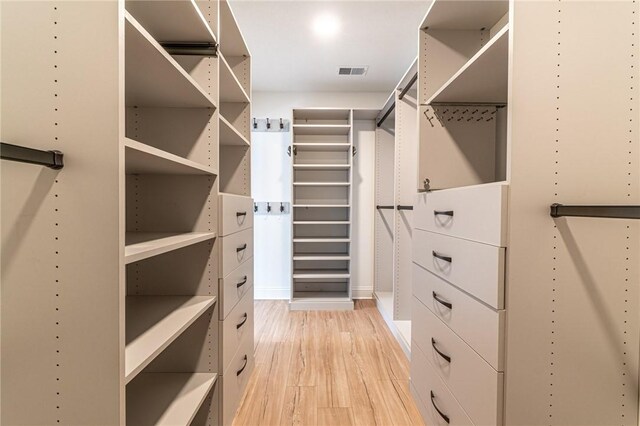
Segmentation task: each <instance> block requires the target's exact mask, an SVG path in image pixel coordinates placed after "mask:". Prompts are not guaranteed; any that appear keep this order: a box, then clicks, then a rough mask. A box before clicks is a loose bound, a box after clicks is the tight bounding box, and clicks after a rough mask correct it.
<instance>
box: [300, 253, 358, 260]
mask: <svg viewBox="0 0 640 426" xmlns="http://www.w3.org/2000/svg"><path fill="white" fill-rule="evenodd" d="M349 259H351V256H349V255H348V254H340V253H300V254H294V255H293V260H349Z"/></svg>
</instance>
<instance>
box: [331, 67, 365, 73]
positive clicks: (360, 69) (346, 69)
mask: <svg viewBox="0 0 640 426" xmlns="http://www.w3.org/2000/svg"><path fill="white" fill-rule="evenodd" d="M368 70H369V67H367V66H365V67H340V68H339V69H338V75H365V74H367V71H368Z"/></svg>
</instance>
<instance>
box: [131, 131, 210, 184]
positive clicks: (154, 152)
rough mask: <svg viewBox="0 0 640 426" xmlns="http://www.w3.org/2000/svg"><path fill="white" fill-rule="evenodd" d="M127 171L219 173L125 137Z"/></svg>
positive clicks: (139, 172)
mask: <svg viewBox="0 0 640 426" xmlns="http://www.w3.org/2000/svg"><path fill="white" fill-rule="evenodd" d="M124 146H125V173H127V174H162V175H217V174H218V172H217V170H214V169H213V168H211V167H207V166H205V165H203V164H199V163H196V162H195V161H191V160H187V159H186V158H182V157H180V156H177V155H174V154H171V153H168V152H166V151H162V150H161V149H157V148H154V147H152V146H149V145H146V144H143V143H141V142H138V141H134V140H133V139H129V138H125V139H124Z"/></svg>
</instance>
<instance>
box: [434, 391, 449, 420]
mask: <svg viewBox="0 0 640 426" xmlns="http://www.w3.org/2000/svg"><path fill="white" fill-rule="evenodd" d="M435 398H436V396H435V394H434V393H433V391H431V405H433V408H435V409H436V411H437V412H438V414H440V417H442V418H443V419H444V421H445V422H447V424H448V423H449V422H450V420H449V416H447V415H446V414H445V413H443V412H442V411H440V409H439V408H438V406H437V405H436V402H435V401H434V399H435Z"/></svg>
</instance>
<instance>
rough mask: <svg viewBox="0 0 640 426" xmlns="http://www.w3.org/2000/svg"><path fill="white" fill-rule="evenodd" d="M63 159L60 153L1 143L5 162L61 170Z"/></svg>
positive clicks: (0, 150)
mask: <svg viewBox="0 0 640 426" xmlns="http://www.w3.org/2000/svg"><path fill="white" fill-rule="evenodd" d="M63 157H64V155H63V154H62V153H61V152H60V151H43V150H40V149H33V148H27V147H24V146H18V145H12V144H9V143H5V142H0V158H1V159H3V160H9V161H18V162H20V163H29V164H37V165H40V166H47V167H49V168H51V169H54V170H59V169H61V168H63V167H64V163H63Z"/></svg>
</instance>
